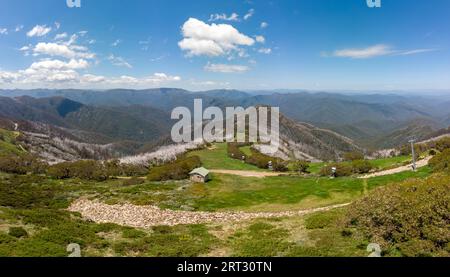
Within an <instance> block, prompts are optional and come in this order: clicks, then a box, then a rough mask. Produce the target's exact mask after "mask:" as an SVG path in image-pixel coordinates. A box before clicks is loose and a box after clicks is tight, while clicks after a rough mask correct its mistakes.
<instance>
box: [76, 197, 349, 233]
mask: <svg viewBox="0 0 450 277" xmlns="http://www.w3.org/2000/svg"><path fill="white" fill-rule="evenodd" d="M349 204H350V203H346V204H340V205H333V206H327V207H322V208H315V209H308V210H300V211H286V212H273V213H271V212H260V213H257V212H256V213H244V212H189V211H173V210H161V209H160V208H158V207H156V206H136V205H132V204H117V205H107V204H104V203H101V202H98V201H91V200H86V199H81V200H78V201H76V202H74V203H72V205H71V206H70V207H69V209H68V210H69V211H72V212H79V213H80V214H81V215H82V216H83V217H84V218H86V219H89V220H92V221H94V222H97V223H115V224H119V225H123V226H131V227H136V228H149V227H152V226H160V225H168V226H174V225H179V224H202V223H224V222H235V221H244V220H250V219H254V218H277V217H286V216H299V215H306V214H310V213H315V212H321V211H328V210H332V209H336V208H340V207H345V206H347V205H349Z"/></svg>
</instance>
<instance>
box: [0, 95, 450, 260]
mask: <svg viewBox="0 0 450 277" xmlns="http://www.w3.org/2000/svg"><path fill="white" fill-rule="evenodd" d="M72 92H74V94H73V96H71V98H72V99H74V98H77V97H76V96H77V95H79V96H81V95H84V96H86V95H88V94H90V93H89V92H85V93H83V94H78V92H77V91H71V93H72ZM61 93H63V92H54V91H46V93H45V94H40V93H37V92H35V91H30V92H27V94H31V95H32V96H33V97H36V96H44V97H43V98H32V97H30V96H26V97H16V98H8V97H3V98H0V106H1V107H2V109H1V110H0V118H1V120H0V135H1V136H0V172H1V171H3V172H2V173H0V256H67V252H66V249H65V248H66V246H67V245H68V244H70V243H77V244H79V245H80V247H81V252H82V255H83V256H184V257H185V256H189V257H191V256H295V257H304V256H345V257H348V256H367V255H368V253H367V252H366V249H365V248H366V246H367V245H368V244H369V243H372V242H375V243H379V244H380V245H381V246H382V247H383V251H384V252H383V253H384V254H383V255H384V256H417V255H422V254H424V253H425V254H424V255H430V256H448V251H447V250H446V249H445V248H443V247H442V244H441V243H440V242H435V241H433V239H432V238H422V239H421V241H420V242H418V243H419V244H417V245H416V244H414V245H413V246H411V245H410V244H409V243H412V242H409V240H408V243H406V242H402V241H389V240H386V239H385V238H376V237H373V235H371V234H369V233H368V232H367V230H366V229H365V226H366V225H362V226H361V225H358V223H357V222H353V221H352V220H350V219H351V217H354V216H355V217H358V218H359V219H360V220H368V221H367V222H372V221H371V220H376V217H377V216H379V214H376V215H375V216H374V217H373V218H366V217H367V216H369V214H370V213H369V214H358V212H359V211H360V209H361V208H362V207H364V205H366V203H369V205H373V209H374V212H375V211H379V212H380V214H383V215H384V214H386V213H396V212H397V210H393V211H389V212H386V211H384V209H388V208H389V207H390V206H389V205H377V204H376V203H377V202H376V201H379V200H377V198H376V197H378V196H377V195H378V194H380V193H382V194H383V195H385V196H391V195H392V197H396V196H395V195H397V194H399V193H407V194H408V193H422V191H421V190H417V192H416V190H407V192H403V187H407V186H409V185H410V184H411V183H412V184H414V183H416V182H417V183H426V184H429V186H431V187H433V188H434V189H433V190H436V191H442V190H446V189H448V187H447V186H446V184H447V183H445V180H447V179H448V175H447V173H446V170H447V168H446V167H445V166H444V167H439V168H440V169H436V168H438V167H437V165H436V164H441V163H440V159H445V158H446V156H445V155H444V154H445V153H446V149H447V148H449V147H450V144H449V143H448V141H447V140H448V137H447V134H448V129H445V128H440V126H439V125H438V124H436V123H435V122H436V121H433V122H434V123H430V121H429V120H428V121H427V120H423V121H420V122H422V123H423V124H427V125H426V126H428V127H424V128H422V127H418V128H419V129H417V128H415V127H414V128H408V127H407V128H406V129H403V127H399V128H400V129H397V130H395V131H392V133H385V134H386V135H385V137H383V138H380V141H383V142H382V143H374V144H371V145H370V147H368V144H367V143H366V142H364V139H355V138H356V137H354V138H350V137H346V136H345V135H344V134H341V133H339V131H338V130H330V129H327V128H325V127H317V126H326V125H327V124H329V121H327V120H325V119H324V121H323V122H322V123H317V125H312V124H311V123H308V122H305V121H297V120H295V119H292V118H288V117H287V116H286V115H285V113H286V114H290V115H291V116H293V118H295V117H296V116H297V115H295V114H292V112H291V111H289V105H287V106H285V109H284V111H285V113H284V112H283V109H282V114H281V115H280V139H281V147H280V148H279V151H278V152H277V153H275V154H274V155H273V156H268V155H267V154H265V153H264V147H263V145H260V144H258V143H256V144H254V143H243V144H235V143H205V142H202V141H197V142H192V143H189V144H174V143H173V142H171V140H170V137H169V136H168V134H169V128H170V125H171V124H173V122H172V121H171V120H168V119H167V118H170V116H169V115H168V114H167V113H165V112H162V111H161V110H160V109H162V108H167V107H168V106H167V105H169V103H168V102H166V104H164V103H158V102H152V105H150V104H148V105H147V104H145V102H142V103H140V104H139V105H137V104H136V103H133V102H130V103H129V106H128V105H123V106H114V103H113V102H111V103H109V102H108V103H103V102H100V103H103V104H102V105H99V102H96V103H86V102H85V103H82V102H76V101H75V100H69V99H68V98H62V97H61V95H55V94H61ZM114 93H115V95H116V96H117V97H119V96H120V95H121V94H122V93H124V92H122V91H115V92H114ZM130 93H132V94H133V95H135V94H136V95H140V96H139V97H141V100H144V99H146V98H149V99H153V97H158V95H159V94H160V93H164V94H165V95H171V94H172V93H174V92H171V91H170V90H161V91H157V92H156V96H155V95H152V93H149V94H148V95H147V94H144V93H143V92H132V91H128V92H126V93H125V94H124V95H128V94H130ZM229 93H230V92H226V91H220V92H219V91H214V92H211V94H209V93H207V92H205V93H204V94H205V95H206V96H205V95H202V97H204V99H207V101H211V102H214V103H215V105H217V106H225V105H227V104H229V103H233V101H236V99H238V101H240V102H242V101H243V102H245V101H253V100H251V99H254V98H258V101H263V100H261V99H259V98H261V97H262V96H253V95H251V94H247V93H237V94H229ZM233 93H234V92H233ZM191 94H193V93H190V92H186V91H177V92H175V93H174V95H173V97H174V98H177V97H178V98H183V97H186V99H185V100H183V101H189V100H187V99H191V98H190V97H192V95H191ZM64 95H65V94H64ZM101 95H102V94H101V93H100V94H99V96H97V95H95V96H93V95H92V97H89V99H90V101H93V100H94V99H96V97H101ZM123 97H125V96H123ZM264 97H269V96H264ZM285 97H286V101H289V100H288V99H290V98H291V97H293V96H292V95H286V96H285ZM296 97H299V96H296ZM308 97H310V96H308ZM311 97H313V98H314V97H318V96H311ZM322 97H324V96H322ZM327 97H331V98H335V97H338V96H330V95H328V96H327ZM359 97H361V96H359ZM281 98H283V95H277V99H281ZM338 98H339V99H340V98H341V97H338ZM343 98H346V97H343ZM100 99H101V98H100ZM132 99H133V98H130V101H132ZM208 99H209V100H208ZM368 99H370V101H375V100H374V99H373V98H371V97H369V98H368ZM77 100H83V99H77ZM322 100H323V99H322ZM98 101H101V100H98ZM133 101H134V100H133ZM177 101H178V100H177ZM330 101H331V100H330ZM340 101H343V100H342V99H340V100H339V101H338V102H336V103H339V102H340ZM352 101H354V100H352ZM360 101H361V99H360ZM366 101H369V100H366ZM175 102H176V101H175ZM263 102H264V101H263ZM263 102H261V103H263ZM265 102H266V103H267V101H265ZM143 103H144V104H143ZM155 103H157V104H155ZM186 103H189V102H186ZM186 103H185V104H186ZM278 103H281V102H278ZM170 104H171V105H175V103H170ZM281 106H282V107H283V105H281ZM286 107H287V108H286ZM321 113H322V116H324V115H325V114H326V113H327V111H325V110H323V111H322V112H321ZM416 115H417V114H414V115H413V117H415V116H416ZM342 116H343V115H342ZM349 116H350V115H349ZM349 116H346V117H345V118H343V119H342V120H341V121H340V122H341V123H342V124H347V123H349V124H350V122H354V121H352V120H353V119H351V116H350V118H349ZM402 116H406V117H408V116H409V115H402ZM413 117H412V118H413ZM412 118H411V119H412ZM385 119H386V118H383V119H382V120H381V121H379V123H377V124H381V125H383V124H384V120H385ZM394 119H395V118H394V117H393V118H391V119H390V120H394ZM347 120H348V122H346V121H347ZM364 120H366V119H364ZM395 120H397V121H396V122H397V123H396V126H397V127H398V126H401V124H402V123H401V122H403V120H404V118H402V119H399V118H396V119H395ZM351 124H354V123H351ZM354 126H357V124H355V125H354ZM375 126H376V125H375ZM247 128H248V126H247ZM374 128H375V129H377V128H378V127H374ZM439 128H440V129H439ZM378 131H379V130H378ZM421 131H423V133H424V136H423V142H420V141H418V143H417V146H416V147H417V149H416V151H417V153H418V156H417V157H416V158H417V159H418V163H417V164H418V169H417V171H412V170H411V167H410V164H411V160H412V157H411V154H410V152H408V149H409V148H408V147H409V146H408V144H407V141H406V142H405V139H406V138H409V137H410V136H412V135H414V134H416V133H420V132H421ZM369 133H370V134H371V135H372V134H373V132H372V131H370V132H369ZM394 133H395V135H394ZM419 138H420V137H419ZM387 140H390V141H391V143H387ZM376 145H380V147H376ZM384 146H386V147H390V149H384V148H383V147H384ZM441 157H442V158H441ZM268 161H270V164H271V166H273V168H269V167H268V164H269V162H268ZM199 166H202V167H204V168H206V169H207V170H208V171H209V174H210V175H209V179H210V180H209V181H208V182H206V183H197V182H193V181H191V180H189V174H188V173H189V171H191V170H192V169H194V168H195V167H199ZM332 168H335V169H336V170H335V171H336V172H335V173H333V171H332ZM333 174H334V175H333ZM419 187H421V186H419ZM391 190H392V191H391ZM383 191H390V192H388V193H385V192H383ZM407 197H410V196H407ZM418 197H419V198H420V197H425V196H422V194H421V195H420V196H418ZM439 197H442V198H443V199H442V201H441V202H427V203H429V205H432V207H433V209H438V210H439V209H444V211H445V210H446V209H447V211H448V206H447V208H443V206H439V205H442V203H448V202H446V201H447V200H448V194H446V193H443V194H442V193H440V194H439ZM416 198H417V197H414V199H416ZM419 198H417V200H418V199H419ZM394 199H395V200H390V201H400V200H399V199H403V197H402V198H394ZM406 199H409V198H405V201H406ZM373 201H375V202H373ZM383 201H384V200H382V201H381V202H380V203H383ZM414 201H416V200H414ZM427 201H428V200H427ZM407 203H410V202H407ZM407 203H406V202H405V203H403V202H399V203H398V206H396V207H398V208H397V209H400V210H401V209H403V208H407V206H405V205H409V204H407ZM433 205H437V206H433ZM444 205H445V204H444ZM400 210H399V211H400ZM399 211H398V212H399ZM419 211H422V210H421V208H419ZM439 216H440V215H439ZM439 216H437V218H440V217H439ZM405 220H406V219H405ZM408 220H409V219H408ZM443 220H444V221H445V220H446V219H445V216H444V219H443ZM352 222H353V223H352ZM367 224H369V223H367ZM370 224H372V223H370ZM383 224H396V223H395V222H391V221H389V220H388V219H386V221H384V223H383ZM408 224H409V223H408ZM411 224H412V223H411ZM439 224H441V223H439ZM383 226H384V225H383ZM438 226H442V224H441V225H438ZM377 228H378V227H377ZM396 228H399V230H402V228H403V227H401V226H397V227H396ZM439 228H444V227H439ZM437 231H438V230H436V232H437ZM401 232H407V233H408V234H409V235H411V236H414V233H409V232H410V231H409V230H405V231H401ZM439 232H444V233H446V232H445V231H444V230H443V229H439ZM416 239H417V238H415V239H414V240H416ZM420 243H431V244H430V246H429V248H422V247H421V246H420V245H422V244H420ZM416 249H419V250H416ZM430 249H431V250H430Z"/></svg>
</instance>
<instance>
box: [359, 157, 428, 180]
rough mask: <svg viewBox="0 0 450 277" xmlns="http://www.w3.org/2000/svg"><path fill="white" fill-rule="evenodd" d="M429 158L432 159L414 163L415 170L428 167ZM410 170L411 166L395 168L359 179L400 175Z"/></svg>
mask: <svg viewBox="0 0 450 277" xmlns="http://www.w3.org/2000/svg"><path fill="white" fill-rule="evenodd" d="M431 158H432V157H426V158H425V159H423V160H420V161H417V163H416V166H417V168H421V167H424V166H426V165H428V162H429V161H430V160H431ZM411 170H412V164H409V165H405V166H400V167H396V168H393V169H388V170H384V171H379V172H375V173H372V174H367V175H364V176H361V177H359V178H360V179H369V178H373V177H378V176H385V175H392V174H396V173H400V172H404V171H411Z"/></svg>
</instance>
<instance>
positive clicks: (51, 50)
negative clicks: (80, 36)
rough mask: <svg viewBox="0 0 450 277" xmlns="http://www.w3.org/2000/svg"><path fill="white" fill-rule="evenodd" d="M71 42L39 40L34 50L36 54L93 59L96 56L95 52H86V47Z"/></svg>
mask: <svg viewBox="0 0 450 277" xmlns="http://www.w3.org/2000/svg"><path fill="white" fill-rule="evenodd" d="M69 43H71V41H69V42H67V43H64V44H59V43H52V42H50V43H46V42H39V43H38V44H37V45H36V46H35V47H34V49H33V52H34V53H35V54H36V55H48V56H60V57H64V58H69V59H72V58H83V59H93V58H94V57H95V54H93V53H90V52H86V50H88V49H87V48H86V47H83V46H77V45H71V44H69Z"/></svg>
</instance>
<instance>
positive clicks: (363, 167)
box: [351, 160, 373, 174]
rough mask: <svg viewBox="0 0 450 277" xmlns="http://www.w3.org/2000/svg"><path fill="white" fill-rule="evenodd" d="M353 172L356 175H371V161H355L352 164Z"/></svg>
mask: <svg viewBox="0 0 450 277" xmlns="http://www.w3.org/2000/svg"><path fill="white" fill-rule="evenodd" d="M351 166H352V172H353V173H356V174H365V173H369V172H370V171H371V170H372V168H373V166H372V164H371V163H370V162H369V161H366V160H355V161H353V162H352V165H351Z"/></svg>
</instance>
